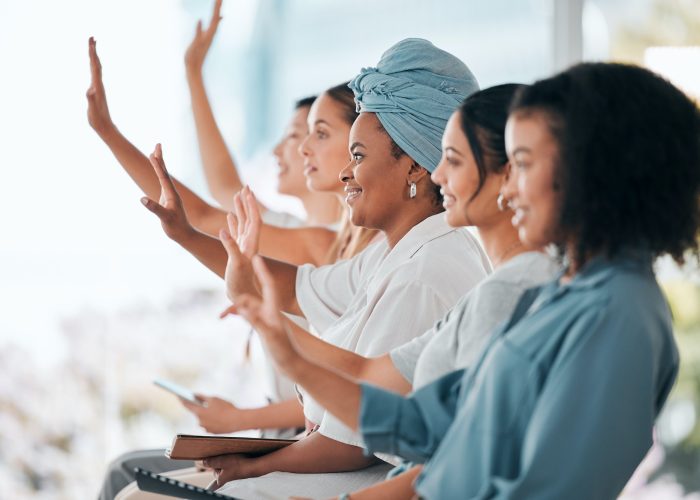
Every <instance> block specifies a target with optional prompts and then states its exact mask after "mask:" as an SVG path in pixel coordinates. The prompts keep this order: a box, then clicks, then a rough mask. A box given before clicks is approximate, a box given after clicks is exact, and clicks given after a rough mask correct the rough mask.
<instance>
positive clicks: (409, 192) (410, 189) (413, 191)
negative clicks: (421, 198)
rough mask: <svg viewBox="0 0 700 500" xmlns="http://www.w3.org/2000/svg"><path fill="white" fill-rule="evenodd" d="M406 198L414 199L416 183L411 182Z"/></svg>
mask: <svg viewBox="0 0 700 500" xmlns="http://www.w3.org/2000/svg"><path fill="white" fill-rule="evenodd" d="M408 197H409V198H415V197H416V183H415V182H412V183H411V187H410V188H409V189H408Z"/></svg>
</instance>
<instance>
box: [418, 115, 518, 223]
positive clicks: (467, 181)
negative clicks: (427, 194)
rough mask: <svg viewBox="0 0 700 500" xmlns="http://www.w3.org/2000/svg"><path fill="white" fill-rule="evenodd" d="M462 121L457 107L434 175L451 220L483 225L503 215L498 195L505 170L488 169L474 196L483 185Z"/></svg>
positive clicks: (448, 126)
mask: <svg viewBox="0 0 700 500" xmlns="http://www.w3.org/2000/svg"><path fill="white" fill-rule="evenodd" d="M460 121H461V116H460V113H459V111H457V112H455V113H453V114H452V116H451V117H450V120H449V121H448V122H447V127H446V128H445V133H444V134H443V136H442V159H441V160H440V164H439V165H438V167H437V169H436V170H435V171H434V172H433V174H432V179H433V182H434V183H435V184H438V185H440V188H441V192H442V194H443V197H444V202H443V206H444V207H445V217H446V219H447V223H448V224H450V225H451V226H454V227H457V226H477V227H483V226H487V225H489V224H493V223H495V222H496V221H497V220H498V219H499V218H501V217H503V214H502V213H501V212H499V210H498V205H497V203H496V198H498V192H499V189H500V187H501V184H502V183H503V180H504V178H505V173H503V174H493V173H490V174H489V173H487V174H486V179H485V180H484V184H483V186H482V187H481V189H480V190H479V193H478V194H477V195H476V196H474V194H475V193H476V192H477V189H479V169H478V168H477V165H476V160H475V159H474V155H473V154H472V150H471V147H470V146H469V141H468V140H467V137H466V135H465V134H464V130H463V129H462V126H461V123H460ZM504 172H505V170H504Z"/></svg>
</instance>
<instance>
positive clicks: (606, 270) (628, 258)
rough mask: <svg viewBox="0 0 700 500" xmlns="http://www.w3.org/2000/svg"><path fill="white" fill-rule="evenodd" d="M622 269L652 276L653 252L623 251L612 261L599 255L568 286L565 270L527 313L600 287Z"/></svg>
mask: <svg viewBox="0 0 700 500" xmlns="http://www.w3.org/2000/svg"><path fill="white" fill-rule="evenodd" d="M620 269H629V270H631V271H636V272H645V273H649V274H653V272H654V271H653V269H652V257H651V252H649V251H648V250H646V249H644V248H628V249H623V250H621V251H620V252H619V253H618V254H617V255H616V256H615V257H613V258H612V259H610V258H608V257H606V256H603V255H599V256H597V257H594V258H592V259H591V260H590V261H588V263H587V264H586V265H585V266H583V268H582V269H581V271H580V272H579V273H577V274H576V276H574V279H572V280H571V281H570V282H569V283H564V284H562V283H561V278H562V276H564V274H565V273H566V270H565V269H564V270H562V271H561V272H560V273H559V275H558V276H557V277H556V279H554V280H553V281H551V282H550V283H549V284H547V285H544V286H543V287H542V288H541V290H540V293H539V295H538V297H537V298H536V299H535V301H534V303H533V304H532V306H531V307H530V309H529V310H528V311H527V313H528V314H531V313H533V312H534V311H536V310H538V309H540V308H541V307H542V306H544V305H545V304H548V303H550V302H553V301H555V300H557V299H558V298H559V297H562V296H563V295H565V294H567V293H569V292H576V291H585V290H590V289H592V288H597V287H600V286H602V285H604V284H605V283H606V282H607V281H608V280H609V279H610V278H611V277H612V276H613V275H614V274H615V272H616V271H617V270H620Z"/></svg>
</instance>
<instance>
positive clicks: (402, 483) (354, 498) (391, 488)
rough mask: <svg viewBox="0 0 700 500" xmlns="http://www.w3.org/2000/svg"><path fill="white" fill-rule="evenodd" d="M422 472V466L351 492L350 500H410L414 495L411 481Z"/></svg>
mask: <svg viewBox="0 0 700 500" xmlns="http://www.w3.org/2000/svg"><path fill="white" fill-rule="evenodd" d="M422 470H423V466H422V465H418V466H416V467H412V468H411V469H409V470H407V471H406V472H404V473H403V474H400V475H398V476H396V477H393V478H391V479H387V480H386V481H382V482H381V483H378V484H375V485H374V486H370V487H369V488H365V489H363V490H359V491H356V492H351V494H350V499H351V500H374V499H384V498H392V499H393V498H395V499H397V500H398V499H406V500H410V499H411V498H413V497H414V496H415V495H416V491H415V490H414V489H413V481H415V479H416V478H417V477H418V474H420V472H421V471H422Z"/></svg>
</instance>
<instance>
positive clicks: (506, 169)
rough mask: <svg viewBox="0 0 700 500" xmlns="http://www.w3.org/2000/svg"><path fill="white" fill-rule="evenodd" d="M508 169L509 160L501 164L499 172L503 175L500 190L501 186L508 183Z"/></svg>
mask: <svg viewBox="0 0 700 500" xmlns="http://www.w3.org/2000/svg"><path fill="white" fill-rule="evenodd" d="M510 171H511V166H510V161H507V162H505V164H504V165H503V172H501V174H502V175H503V180H502V181H501V190H503V187H504V186H506V184H508V181H509V180H510Z"/></svg>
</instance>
